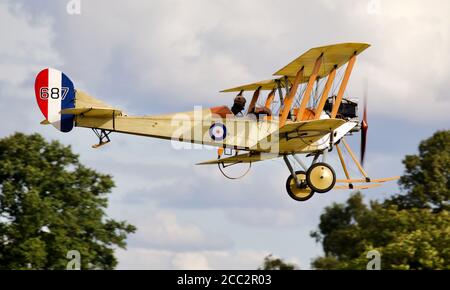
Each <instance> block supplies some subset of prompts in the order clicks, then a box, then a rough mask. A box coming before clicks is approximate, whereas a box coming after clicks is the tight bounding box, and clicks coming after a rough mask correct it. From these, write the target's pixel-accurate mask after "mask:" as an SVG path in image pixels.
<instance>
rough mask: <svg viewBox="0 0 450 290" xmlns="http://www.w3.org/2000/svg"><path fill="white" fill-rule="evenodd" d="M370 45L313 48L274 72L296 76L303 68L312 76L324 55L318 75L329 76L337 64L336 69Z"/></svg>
mask: <svg viewBox="0 0 450 290" xmlns="http://www.w3.org/2000/svg"><path fill="white" fill-rule="evenodd" d="M369 46H370V45H369V44H367V43H339V44H333V45H327V46H321V47H315V48H311V49H310V50H308V51H307V52H305V53H304V54H302V55H301V56H299V57H297V58H296V59H294V60H293V61H291V62H290V63H289V64H288V65H286V66H285V67H283V68H282V69H280V70H278V71H277V72H275V73H274V75H276V76H295V75H296V74H297V72H298V71H299V70H300V69H301V68H302V67H304V68H303V74H304V75H305V76H308V77H309V76H310V75H311V73H312V71H313V68H314V64H315V61H316V59H317V58H318V57H319V56H320V55H323V61H322V65H321V66H320V71H319V74H318V77H320V78H323V77H325V76H327V75H328V74H329V73H330V72H331V70H333V68H334V67H335V66H336V69H337V68H339V67H341V66H342V65H343V64H345V63H346V62H348V61H349V60H350V58H351V57H352V56H353V55H354V54H360V53H361V52H362V51H364V50H365V49H366V48H368V47H369Z"/></svg>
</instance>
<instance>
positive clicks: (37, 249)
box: [0, 133, 135, 269]
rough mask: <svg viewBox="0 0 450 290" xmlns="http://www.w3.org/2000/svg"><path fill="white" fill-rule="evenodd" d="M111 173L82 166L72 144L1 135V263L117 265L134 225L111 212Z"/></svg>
mask: <svg viewBox="0 0 450 290" xmlns="http://www.w3.org/2000/svg"><path fill="white" fill-rule="evenodd" d="M113 187H114V183H113V180H112V179H111V176H109V175H104V174H100V173H98V172H96V171H94V170H92V169H90V168H87V167H85V166H83V165H82V164H81V163H80V162H79V160H78V156H77V155H76V154H74V153H73V152H72V151H71V148H70V147H69V146H63V145H62V144H61V143H59V142H58V141H52V142H50V143H48V142H46V141H45V140H44V138H42V137H41V136H40V135H39V134H32V135H24V134H22V133H16V134H14V135H11V136H9V137H6V138H4V139H0V269H26V268H33V269H65V268H66V265H67V263H68V261H69V260H68V257H67V253H68V251H71V250H75V251H78V252H79V253H80V258H81V259H80V265H81V268H82V269H113V268H114V267H115V266H116V265H117V260H116V258H115V257H114V248H115V247H121V248H125V246H126V243H125V239H126V237H127V234H129V233H133V232H134V231H135V227H134V226H132V225H130V224H128V223H126V222H125V221H115V220H113V219H110V218H108V217H107V215H106V213H105V209H106V207H107V205H108V200H107V197H106V196H107V194H108V193H110V192H111V189H112V188H113Z"/></svg>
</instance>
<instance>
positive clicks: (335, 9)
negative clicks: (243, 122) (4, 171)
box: [0, 0, 450, 269]
mask: <svg viewBox="0 0 450 290" xmlns="http://www.w3.org/2000/svg"><path fill="white" fill-rule="evenodd" d="M69 2H70V1H69V0H67V1H66V0H64V1H63V0H59V1H56V0H55V1H50V0H36V1H24V0H17V1H10V0H0V37H1V39H2V41H1V44H0V107H1V108H2V115H1V117H0V118H1V119H2V122H0V138H1V137H5V136H8V135H10V134H12V133H14V132H15V131H21V132H26V133H32V132H38V133H40V134H42V135H43V136H44V137H45V138H47V139H48V140H53V139H56V140H59V141H61V142H62V143H64V144H66V145H71V146H72V150H73V151H74V152H76V153H78V154H79V155H80V160H81V162H83V163H84V164H86V165H88V166H90V167H92V168H95V169H96V170H98V171H100V172H103V173H108V174H111V175H112V176H113V178H114V180H115V182H116V188H115V189H114V190H113V192H112V193H111V195H110V197H109V199H110V203H109V207H108V210H107V213H108V216H109V217H112V218H115V219H118V220H127V221H128V222H130V223H131V224H134V225H136V226H137V228H138V230H137V232H136V233H135V234H133V235H130V236H129V238H128V240H127V241H128V247H127V250H117V252H116V253H117V257H118V260H119V265H118V268H119V269H255V268H257V267H258V266H259V265H260V264H261V263H262V261H263V258H264V256H266V255H267V254H269V253H273V254H274V255H276V256H279V257H282V258H284V259H286V260H287V261H291V262H295V263H296V264H298V265H299V266H300V268H302V269H308V268H309V267H310V263H311V260H312V259H313V258H314V257H317V256H318V255H321V254H323V252H322V249H321V246H320V244H316V243H315V241H314V239H312V238H311V237H310V232H311V231H313V230H315V229H316V228H317V225H318V223H319V217H320V214H321V213H322V212H323V210H324V208H325V207H326V206H328V205H331V204H332V203H333V202H343V201H345V200H346V199H347V198H348V197H349V195H350V192H348V191H331V192H328V193H325V194H316V195H315V196H314V197H313V198H312V199H310V200H309V201H307V202H305V203H299V202H295V201H293V200H291V199H290V198H289V196H288V195H287V194H286V192H285V180H286V178H287V176H288V170H287V169H286V167H285V166H284V164H283V162H282V161H281V160H278V159H277V160H271V161H266V162H261V163H259V164H258V163H256V164H254V165H253V166H252V170H251V172H250V173H249V174H248V175H247V176H246V177H245V178H244V179H241V180H238V181H230V180H228V179H225V178H224V177H222V175H221V174H220V173H219V172H218V170H217V169H216V168H213V167H207V166H203V167H202V166H195V165H194V164H195V163H197V162H199V161H203V160H207V159H211V158H215V154H216V152H215V151H213V150H207V149H198V148H196V149H191V150H186V149H184V150H177V149H175V148H173V147H172V146H171V143H170V142H168V141H164V140H157V139H150V138H142V137H136V136H130V135H120V134H112V142H111V143H110V144H108V145H106V146H103V147H102V148H100V149H92V148H91V145H92V144H94V143H95V142H96V141H97V140H96V138H95V136H94V135H93V134H92V132H91V131H90V130H88V129H82V128H76V129H75V130H73V131H72V132H70V133H68V134H67V133H66V134H65V133H61V132H58V131H56V130H55V129H54V128H52V127H50V126H41V125H39V122H40V121H41V120H42V119H43V117H42V115H41V113H40V111H39V109H38V107H37V105H36V101H35V96H34V79H35V76H36V74H37V73H38V72H39V71H40V70H41V69H43V68H45V67H54V68H57V69H59V70H61V71H63V72H65V73H66V74H67V75H68V76H69V77H70V78H71V79H72V81H73V82H74V84H75V87H76V88H79V89H82V90H84V91H87V92H88V93H89V94H91V95H93V96H95V97H97V98H99V99H102V100H103V101H105V102H106V103H108V104H110V105H113V106H114V107H118V108H121V109H123V111H125V112H127V113H128V114H138V115H139V114H161V113H170V112H178V111H189V110H192V109H193V108H194V106H200V105H201V106H205V107H208V106H217V105H224V104H227V105H230V103H231V102H232V99H233V97H234V95H233V94H220V93H218V92H219V91H220V90H222V89H225V88H229V87H233V86H237V85H241V84H245V83H249V82H253V81H256V80H261V79H267V78H270V76H271V75H272V73H273V72H275V71H276V70H278V69H279V68H281V67H283V66H284V65H286V64H287V63H289V62H290V61H291V60H292V59H294V58H295V57H297V56H299V55H300V54H301V53H303V52H305V51H306V50H308V49H309V48H312V47H316V46H322V45H328V44H333V43H339V42H367V43H370V44H371V45H372V46H371V47H370V48H369V49H368V50H366V51H365V52H363V53H362V54H361V55H360V56H359V57H358V60H357V62H356V65H355V68H354V70H353V74H352V78H351V79H350V82H349V85H348V89H347V92H346V96H347V97H352V98H360V97H361V96H362V95H363V92H364V83H365V82H367V84H368V95H369V100H368V105H369V113H368V114H369V137H368V149H367V154H366V164H365V167H366V170H367V171H368V172H369V174H370V175H371V176H373V177H388V176H393V175H401V174H402V173H403V165H402V163H401V161H402V159H403V158H404V156H405V155H406V154H414V153H416V151H417V146H418V144H419V142H420V141H421V140H423V139H424V138H427V137H429V136H431V135H432V134H433V133H434V132H435V131H437V130H440V129H448V128H449V124H450V114H449V113H448V112H449V109H450V97H449V93H448V92H447V89H448V85H447V84H448V83H449V82H450V71H449V70H450V61H449V57H448V56H447V54H448V52H449V51H450V40H449V37H450V17H448V16H449V12H448V11H450V2H449V1H446V0H443V1H426V2H425V1H410V0H409V1H384V0H379V1H377V0H368V1H364V0H358V1H356V0H355V1H351V0H348V1H344V0H337V1H336V0H319V1H298V0H292V1H291V0H285V1H274V0H272V1H267V0H259V1H256V0H243V1H218V0H205V1H203V0H202V1H200V0H189V1H186V0H180V1H167V0H164V1H126V2H125V1H111V0H108V1H106V0H89V1H87V0H81V1H79V3H80V4H81V5H80V7H81V9H80V11H79V12H80V13H79V14H78V13H75V14H73V13H72V14H70V13H68V10H67V4H68V3H69ZM75 12H78V11H75ZM358 139H359V136H358V135H357V134H356V135H355V136H353V137H350V140H349V141H350V144H351V145H352V147H353V148H355V149H356V148H357V146H358ZM355 151H357V150H355ZM330 160H331V161H330V162H331V164H337V163H336V162H337V157H336V156H335V153H334V154H333V155H332V156H330ZM244 170H245V168H237V169H235V171H234V172H233V173H235V174H238V173H239V172H240V171H244ZM351 173H353V175H357V170H356V169H355V168H352V169H351ZM338 174H339V176H341V174H342V172H340V170H339V173H338ZM398 192H399V188H398V186H397V184H396V183H395V182H393V183H390V184H386V185H385V186H383V187H379V188H377V189H372V190H368V191H366V192H365V197H366V199H383V198H386V197H388V196H390V195H392V194H395V193H398Z"/></svg>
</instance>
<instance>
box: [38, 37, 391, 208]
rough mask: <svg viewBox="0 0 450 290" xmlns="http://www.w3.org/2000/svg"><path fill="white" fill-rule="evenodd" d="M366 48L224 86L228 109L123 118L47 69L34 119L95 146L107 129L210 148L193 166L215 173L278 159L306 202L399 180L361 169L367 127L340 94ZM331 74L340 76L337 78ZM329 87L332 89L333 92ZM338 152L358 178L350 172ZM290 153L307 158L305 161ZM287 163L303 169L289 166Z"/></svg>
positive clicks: (327, 50) (353, 46) (310, 58)
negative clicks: (354, 137)
mask: <svg viewBox="0 0 450 290" xmlns="http://www.w3.org/2000/svg"><path fill="white" fill-rule="evenodd" d="M368 47H369V45H368V44H365V43H341V44H334V45H328V46H322V47H316V48H312V49H310V50H308V51H307V52H305V53H304V54H302V55H301V56H299V57H298V58H296V59H294V60H293V61H292V62H290V63H289V64H288V65H286V66H285V67H283V68H282V69H280V70H278V71H277V72H275V73H274V74H273V76H274V77H272V78H271V79H269V80H265V81H259V82H255V83H251V84H247V85H242V86H238V87H235V88H231V89H226V90H223V91H222V92H236V93H237V96H236V97H235V99H234V104H233V106H232V107H231V109H230V108H229V107H227V106H218V107H213V108H206V109H199V110H194V111H191V112H183V113H175V114H166V115H157V116H129V115H127V114H125V113H124V112H123V111H122V110H120V109H118V108H114V107H111V106H109V105H107V104H105V103H104V102H102V101H99V100H97V99H95V98H93V97H91V96H89V95H88V94H86V93H84V92H82V91H80V90H75V88H74V85H73V83H72V81H71V80H70V79H69V78H68V77H67V76H66V75H65V74H64V73H62V72H60V71H58V70H56V69H52V68H46V69H44V70H42V71H41V72H39V74H38V75H37V77H36V82H35V94H36V99H37V102H38V105H39V107H40V109H41V112H42V113H43V115H44V116H45V120H44V121H42V122H41V124H52V125H53V126H54V127H56V128H57V129H58V130H60V131H62V132H69V131H71V130H72V128H73V127H74V126H75V127H85V128H91V129H92V130H93V131H94V132H95V134H96V135H97V137H98V139H99V142H98V143H97V144H95V145H93V147H94V148H98V147H100V146H102V145H104V144H106V143H108V142H110V137H109V135H110V133H111V132H117V133H127V134H133V135H140V136H148V137H155V138H163V139H168V140H175V141H181V142H190V143H197V144H204V145H211V146H215V147H218V148H219V149H218V157H217V158H216V159H213V160H210V161H205V162H201V163H199V164H201V165H208V164H209V165H210V164H214V165H218V167H219V169H220V170H221V171H222V173H224V172H223V169H224V168H226V167H228V166H231V165H235V164H243V163H245V164H249V165H251V163H253V162H258V161H263V160H267V159H273V158H279V157H281V158H283V160H284V162H285V163H286V166H287V168H288V169H289V172H290V175H289V176H288V178H287V181H286V190H287V192H288V194H289V196H290V197H292V198H293V199H295V200H297V201H305V200H307V199H309V198H311V197H312V196H313V194H314V193H315V192H318V193H324V192H327V191H330V190H331V189H333V188H334V189H367V188H370V187H375V186H379V185H380V184H381V183H382V182H386V181H389V180H395V179H398V177H391V178H383V179H371V178H370V177H369V176H368V174H367V173H366V172H365V170H364V168H363V166H362V165H361V164H362V162H363V159H364V151H365V143H366V134H367V128H368V126H367V119H366V109H365V108H364V114H363V119H362V121H361V123H360V121H359V118H358V103H357V102H356V101H354V100H351V99H348V98H345V97H344V92H345V89H346V87H347V83H348V80H349V78H350V74H351V72H352V69H353V66H354V64H355V61H356V57H357V56H358V55H359V54H360V53H361V52H363V51H364V50H365V49H366V48H368ZM345 64H346V66H345V70H344V65H345ZM338 72H339V73H342V74H341V75H342V77H341V78H340V80H338V79H339V78H338V77H337V75H339V74H338ZM333 88H334V89H337V93H336V94H334V93H333V90H334V89H333ZM246 91H252V92H253V96H252V98H251V101H250V103H249V105H248V108H247V109H246V110H245V104H246V100H245V98H244V97H243V94H244V92H246ZM262 91H268V95H267V97H266V98H265V100H262V103H263V105H261V106H257V104H258V102H259V103H261V100H259V99H260V93H261V92H262ZM276 95H278V97H276ZM358 131H360V132H361V162H360V161H358V159H357V157H356V156H355V154H354V153H353V151H352V150H351V149H350V147H349V145H348V144H347V142H346V141H345V136H347V135H350V134H352V133H354V132H358ZM341 144H342V145H343V147H342V148H341V146H340V145H341ZM334 148H336V151H337V154H338V156H339V160H340V164H341V166H342V169H343V171H344V174H345V177H346V178H345V179H337V178H336V173H335V171H334V169H333V168H332V167H331V166H330V165H329V164H328V163H327V161H326V159H327V155H328V153H329V152H331V151H332V149H334ZM343 149H345V150H346V151H347V152H348V153H349V155H350V157H351V160H352V161H353V162H354V164H355V165H356V167H357V168H358V170H359V172H360V174H361V176H360V177H358V178H352V177H350V175H349V170H348V168H347V164H346V162H345V160H344V155H343V153H342V150H343ZM297 154H304V155H305V156H306V157H308V158H311V162H310V164H309V165H307V164H306V163H305V162H304V161H303V160H302V159H301V158H299V156H298V155H297ZM293 161H295V162H296V163H297V164H298V166H300V167H301V168H302V170H294V165H293ZM308 163H309V162H308ZM224 175H225V174H224ZM339 184H341V185H339Z"/></svg>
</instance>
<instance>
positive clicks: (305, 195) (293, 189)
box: [286, 171, 314, 201]
mask: <svg viewBox="0 0 450 290" xmlns="http://www.w3.org/2000/svg"><path fill="white" fill-rule="evenodd" d="M295 175H297V178H298V180H299V181H300V183H301V186H300V187H297V183H296V182H295V180H294V178H293V177H292V175H289V177H288V179H287V180H286V191H287V192H288V194H289V196H290V197H291V198H293V199H295V200H297V201H305V200H308V199H310V198H311V197H312V196H313V195H314V191H313V190H312V189H311V188H309V186H308V184H307V182H306V173H305V171H296V172H295Z"/></svg>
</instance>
